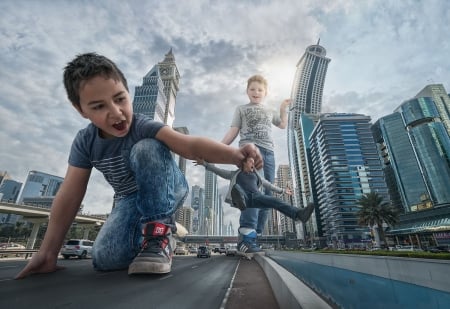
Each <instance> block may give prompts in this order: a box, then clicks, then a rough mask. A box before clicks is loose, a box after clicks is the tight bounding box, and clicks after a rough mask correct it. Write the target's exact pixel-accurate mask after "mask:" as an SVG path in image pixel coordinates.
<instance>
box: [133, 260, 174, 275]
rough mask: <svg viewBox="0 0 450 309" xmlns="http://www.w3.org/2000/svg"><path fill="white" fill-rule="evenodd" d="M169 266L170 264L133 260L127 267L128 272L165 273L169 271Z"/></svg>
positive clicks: (134, 273) (170, 266)
mask: <svg viewBox="0 0 450 309" xmlns="http://www.w3.org/2000/svg"><path fill="white" fill-rule="evenodd" d="M171 268H172V265H171V264H165V263H155V262H148V261H133V263H131V264H130V266H129V267H128V274H129V275H136V274H167V273H170V271H171Z"/></svg>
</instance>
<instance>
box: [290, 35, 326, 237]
mask: <svg viewBox="0 0 450 309" xmlns="http://www.w3.org/2000/svg"><path fill="white" fill-rule="evenodd" d="M319 42H320V41H319ZM319 42H318V43H317V44H316V45H311V46H308V47H307V48H306V51H305V53H304V54H303V56H302V57H301V58H300V60H299V62H298V63H297V69H296V72H295V77H294V81H293V84H292V92H291V100H292V103H291V107H290V111H289V115H288V127H287V144H288V155H289V166H290V169H291V178H292V191H293V195H292V199H293V204H294V205H295V206H296V207H305V206H306V204H307V202H308V200H310V199H313V191H314V189H313V187H312V183H311V173H310V171H309V169H310V168H309V166H308V160H309V159H308V147H309V145H308V143H309V142H308V137H309V134H310V133H311V131H312V129H313V127H314V124H315V122H317V117H318V115H319V114H320V112H321V110H322V97H323V88H324V83H325V77H326V73H327V69H328V64H329V62H330V61H331V59H329V58H327V57H326V50H325V48H323V47H322V46H321V45H319ZM314 226H317V222H316V223H314ZM296 230H297V237H298V238H300V239H303V238H304V237H305V235H303V234H302V231H310V232H311V233H313V234H314V235H315V234H319V231H318V230H311V228H308V229H307V228H306V227H305V226H304V225H303V224H302V223H300V222H298V223H296Z"/></svg>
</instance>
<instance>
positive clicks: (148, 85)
mask: <svg viewBox="0 0 450 309" xmlns="http://www.w3.org/2000/svg"><path fill="white" fill-rule="evenodd" d="M166 102H167V99H166V96H165V95H164V84H163V81H162V79H161V75H160V71H159V68H158V66H153V67H152V68H151V70H150V71H149V72H148V73H147V75H145V76H144V78H143V81H142V86H137V87H136V88H135V91H134V100H133V111H134V112H135V113H139V114H144V115H147V116H149V117H150V118H151V119H153V120H155V121H159V122H164V113H165V110H166Z"/></svg>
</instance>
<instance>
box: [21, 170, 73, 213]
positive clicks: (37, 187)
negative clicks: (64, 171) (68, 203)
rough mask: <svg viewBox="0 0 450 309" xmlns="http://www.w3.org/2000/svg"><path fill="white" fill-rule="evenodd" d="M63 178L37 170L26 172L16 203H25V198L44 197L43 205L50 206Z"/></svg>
mask: <svg viewBox="0 0 450 309" xmlns="http://www.w3.org/2000/svg"><path fill="white" fill-rule="evenodd" d="M63 180H64V178H62V177H58V176H54V175H50V174H47V173H43V172H38V171H30V172H28V176H27V179H26V181H25V184H24V185H23V188H22V192H21V193H20V195H19V199H18V201H17V203H18V204H26V203H27V199H30V200H35V199H45V200H46V202H45V206H46V207H48V208H50V207H51V204H52V201H53V198H54V197H55V195H56V192H58V190H59V187H60V186H61V184H62V182H63Z"/></svg>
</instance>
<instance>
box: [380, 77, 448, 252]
mask: <svg viewBox="0 0 450 309" xmlns="http://www.w3.org/2000/svg"><path fill="white" fill-rule="evenodd" d="M432 86H435V85H432ZM425 89H428V88H427V87H425ZM420 93H421V94H430V93H428V92H427V91H425V90H422V91H421V92H420ZM435 100H437V98H433V97H420V96H416V98H414V99H410V100H407V101H405V102H403V103H402V104H401V105H400V106H399V107H398V108H397V109H396V110H395V111H394V113H393V114H391V115H387V116H385V117H382V118H380V120H379V121H377V123H375V125H374V126H373V128H372V131H373V135H374V137H375V140H376V141H377V143H378V145H379V147H378V148H379V150H380V154H381V156H382V157H383V161H384V170H385V174H386V179H387V183H388V186H389V192H390V193H391V194H392V201H393V204H394V206H396V207H397V208H398V209H400V210H401V215H400V222H399V223H398V224H397V225H395V226H394V227H392V228H390V229H388V231H387V235H388V236H391V237H392V238H395V242H397V243H403V242H406V243H413V244H416V245H419V246H420V245H437V244H442V243H443V242H444V243H450V237H448V238H449V239H443V240H439V241H438V239H439V236H442V235H447V234H449V235H450V233H449V232H450V190H449V183H450V159H449V158H450V137H449V135H448V132H447V128H446V127H445V120H444V119H442V118H441V115H442V111H440V110H439V109H438V106H437V104H436V102H435ZM443 102H445V100H442V102H441V103H443ZM412 235H413V236H412Z"/></svg>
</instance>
